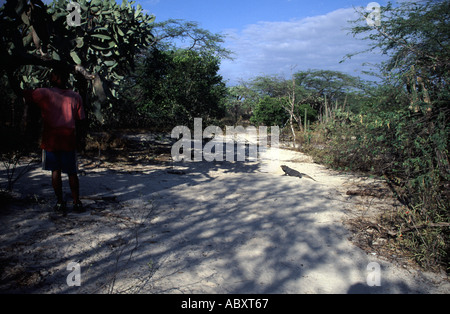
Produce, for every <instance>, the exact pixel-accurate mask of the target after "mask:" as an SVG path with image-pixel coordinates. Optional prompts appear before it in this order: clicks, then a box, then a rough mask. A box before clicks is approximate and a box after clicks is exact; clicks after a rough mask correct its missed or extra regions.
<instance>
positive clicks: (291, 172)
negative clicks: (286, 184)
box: [281, 165, 317, 182]
mask: <svg viewBox="0 0 450 314" xmlns="http://www.w3.org/2000/svg"><path fill="white" fill-rule="evenodd" d="M281 169H283V171H284V175H285V176H291V177H299V178H300V179H301V178H302V177H305V178H308V179H311V180H313V181H316V180H314V179H313V178H311V177H310V176H309V175H307V174H306V173H301V172H298V171H297V170H294V169H292V168H289V167H288V166H285V165H283V166H281ZM316 182H317V181H316Z"/></svg>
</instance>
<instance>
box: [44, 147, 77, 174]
mask: <svg viewBox="0 0 450 314" xmlns="http://www.w3.org/2000/svg"><path fill="white" fill-rule="evenodd" d="M42 169H44V170H50V171H55V170H61V171H62V172H64V173H67V174H68V175H72V174H77V172H78V165H77V152H76V151H72V152H63V151H59V152H48V151H46V150H43V151H42Z"/></svg>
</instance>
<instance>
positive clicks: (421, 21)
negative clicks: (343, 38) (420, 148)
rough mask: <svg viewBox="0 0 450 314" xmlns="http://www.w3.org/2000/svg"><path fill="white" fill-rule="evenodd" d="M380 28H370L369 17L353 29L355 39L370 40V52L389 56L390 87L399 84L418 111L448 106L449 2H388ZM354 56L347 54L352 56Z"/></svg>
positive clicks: (362, 19) (386, 66) (386, 67)
mask: <svg viewBox="0 0 450 314" xmlns="http://www.w3.org/2000/svg"><path fill="white" fill-rule="evenodd" d="M381 14H382V17H384V18H383V20H382V23H381V24H380V26H375V27H371V26H368V25H367V24H366V23H365V22H364V21H365V17H366V15H365V14H364V12H361V18H360V19H359V20H357V21H354V23H358V24H357V25H356V26H355V27H353V28H352V33H353V35H354V36H357V35H361V34H364V35H365V37H364V38H363V39H366V40H367V39H368V40H369V41H370V46H369V48H368V50H369V51H373V50H376V49H380V50H381V52H382V53H383V54H386V55H388V56H389V61H388V62H386V63H385V64H383V65H382V70H383V72H384V75H385V76H386V77H389V78H391V80H390V82H391V84H397V85H399V86H401V87H403V88H405V90H407V92H408V94H409V100H410V101H409V106H410V107H411V108H413V109H414V110H415V111H418V110H419V107H420V105H421V104H425V105H426V107H427V110H429V111H431V110H432V108H430V104H431V102H432V101H434V105H435V106H436V105H437V106H438V108H437V109H438V110H439V108H442V107H445V106H446V105H447V104H446V103H445V98H446V97H448V92H446V91H448V84H449V76H450V68H449V67H450V65H449V56H450V35H449V34H450V24H449V22H448V21H449V20H450V1H448V0H433V1H430V0H428V1H416V2H409V1H405V2H402V3H401V4H400V5H399V6H398V7H394V6H393V5H392V4H391V3H389V4H388V5H387V6H386V7H383V8H382V11H381ZM357 53H359V52H355V53H354V54H351V55H348V56H347V57H352V56H353V55H355V54H357Z"/></svg>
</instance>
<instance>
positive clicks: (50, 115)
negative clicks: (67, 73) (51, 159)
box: [25, 88, 85, 152]
mask: <svg viewBox="0 0 450 314" xmlns="http://www.w3.org/2000/svg"><path fill="white" fill-rule="evenodd" d="M25 100H26V101H27V102H32V103H35V104H37V105H38V106H39V107H40V108H41V114H42V120H43V124H44V130H43V133H42V143H41V148H42V149H45V150H47V151H50V152H53V151H73V150H75V149H76V135H75V121H76V120H83V119H84V118H85V113H84V108H83V101H82V98H81V96H80V94H78V93H76V92H74V91H71V90H64V89H59V88H38V89H35V90H32V91H26V92H25Z"/></svg>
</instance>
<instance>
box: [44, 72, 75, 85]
mask: <svg viewBox="0 0 450 314" xmlns="http://www.w3.org/2000/svg"><path fill="white" fill-rule="evenodd" d="M69 76H70V73H69V72H68V71H67V70H66V71H64V70H63V69H53V71H52V72H50V74H49V79H50V82H52V83H54V82H53V78H54V77H56V78H59V79H60V80H61V83H62V84H63V85H65V84H67V82H68V81H69Z"/></svg>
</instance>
